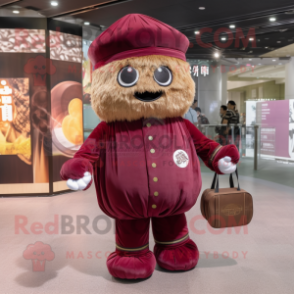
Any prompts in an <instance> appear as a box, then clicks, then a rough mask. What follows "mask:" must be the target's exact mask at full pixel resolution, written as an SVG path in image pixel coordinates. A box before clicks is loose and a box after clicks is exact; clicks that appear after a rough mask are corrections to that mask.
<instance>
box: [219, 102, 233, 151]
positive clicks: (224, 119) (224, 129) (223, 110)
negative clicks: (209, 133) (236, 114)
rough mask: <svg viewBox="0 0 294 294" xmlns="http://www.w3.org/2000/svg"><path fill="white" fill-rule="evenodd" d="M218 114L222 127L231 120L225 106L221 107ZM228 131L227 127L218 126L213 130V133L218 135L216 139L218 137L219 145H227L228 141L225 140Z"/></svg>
mask: <svg viewBox="0 0 294 294" xmlns="http://www.w3.org/2000/svg"><path fill="white" fill-rule="evenodd" d="M219 114H220V117H221V124H222V125H228V124H229V121H230V119H231V113H230V112H228V111H227V106H226V105H222V106H221V107H220V110H219ZM228 131H229V129H228V127H225V126H219V127H216V128H215V132H216V133H217V134H218V137H219V140H218V142H219V143H220V144H221V145H227V144H228V140H227V137H228Z"/></svg>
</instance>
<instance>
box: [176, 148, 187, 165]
mask: <svg viewBox="0 0 294 294" xmlns="http://www.w3.org/2000/svg"><path fill="white" fill-rule="evenodd" d="M173 159H174V162H175V164H176V165H177V166H178V167H180V168H185V167H187V165H188V163H189V156H188V154H187V153H186V152H185V151H184V150H181V149H179V150H176V151H175V152H174V155H173Z"/></svg>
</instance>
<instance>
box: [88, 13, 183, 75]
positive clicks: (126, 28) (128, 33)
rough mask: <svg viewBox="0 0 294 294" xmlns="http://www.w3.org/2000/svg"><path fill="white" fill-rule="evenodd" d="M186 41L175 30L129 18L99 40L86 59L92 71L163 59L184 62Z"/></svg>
mask: <svg viewBox="0 0 294 294" xmlns="http://www.w3.org/2000/svg"><path fill="white" fill-rule="evenodd" d="M188 46H189V40H188V38H187V37H186V36H185V35H184V34H182V33H181V32H179V31H178V30H176V29H175V28H173V27H171V26H169V25H167V24H165V23H163V22H161V21H159V20H157V19H154V18H152V17H150V16H147V15H142V14H128V15H126V16H124V17H122V18H121V19H119V20H118V21H116V22H115V23H114V24H112V25H111V26H110V27H109V28H107V29H106V30H105V31H104V32H103V33H102V34H101V35H100V36H98V37H97V38H96V39H95V40H94V41H93V42H92V44H91V46H90V48H89V51H88V56H89V58H90V60H91V62H92V64H94V65H95V69H97V68H99V67H101V66H103V65H105V64H107V63H109V62H112V61H114V60H120V59H125V58H129V57H139V56H146V55H164V56H170V57H175V58H179V59H182V60H186V57H185V53H186V51H187V49H188Z"/></svg>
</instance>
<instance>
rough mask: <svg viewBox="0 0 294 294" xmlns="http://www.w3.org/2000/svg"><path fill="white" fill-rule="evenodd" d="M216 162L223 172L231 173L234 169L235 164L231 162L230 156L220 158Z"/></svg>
mask: <svg viewBox="0 0 294 294" xmlns="http://www.w3.org/2000/svg"><path fill="white" fill-rule="evenodd" d="M217 164H218V169H219V170H220V171H221V172H222V173H223V174H231V173H233V172H235V170H236V164H234V163H232V158H231V157H229V156H225V157H224V158H222V159H220V160H219V161H218V163H217Z"/></svg>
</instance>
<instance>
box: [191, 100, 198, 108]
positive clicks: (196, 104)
mask: <svg viewBox="0 0 294 294" xmlns="http://www.w3.org/2000/svg"><path fill="white" fill-rule="evenodd" d="M191 107H192V108H193V109H194V110H195V108H196V107H198V100H196V99H195V100H194V101H193V104H192V106H191Z"/></svg>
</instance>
